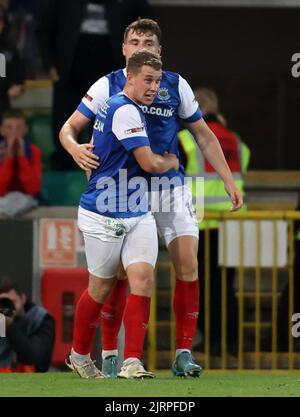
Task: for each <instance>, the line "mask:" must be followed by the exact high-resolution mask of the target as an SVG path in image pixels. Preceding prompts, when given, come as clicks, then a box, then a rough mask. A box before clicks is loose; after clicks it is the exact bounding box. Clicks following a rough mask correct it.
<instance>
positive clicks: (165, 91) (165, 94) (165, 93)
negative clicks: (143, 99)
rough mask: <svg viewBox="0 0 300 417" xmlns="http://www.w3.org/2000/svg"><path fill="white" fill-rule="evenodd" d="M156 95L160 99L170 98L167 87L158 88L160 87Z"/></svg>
mask: <svg viewBox="0 0 300 417" xmlns="http://www.w3.org/2000/svg"><path fill="white" fill-rule="evenodd" d="M157 97H158V98H159V99H160V100H163V101H166V100H169V98H170V94H169V91H168V89H167V88H160V89H159V90H158V93H157Z"/></svg>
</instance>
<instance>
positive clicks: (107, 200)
mask: <svg viewBox="0 0 300 417" xmlns="http://www.w3.org/2000/svg"><path fill="white" fill-rule="evenodd" d="M93 144H94V150H93V152H94V153H95V154H96V155H98V156H99V158H100V166H99V168H98V169H95V170H93V171H92V174H91V177H90V179H89V183H88V188H87V190H86V192H85V193H84V194H83V195H82V196H81V199H80V206H81V207H83V208H84V209H86V210H89V211H92V212H95V213H98V214H101V215H104V216H108V217H123V218H127V217H137V216H141V215H142V214H145V213H146V212H147V211H148V199H147V191H148V183H147V179H146V177H147V175H149V174H147V173H146V172H145V171H143V170H142V168H141V167H140V166H139V164H138V162H137V161H136V159H135V157H134V155H133V153H132V150H133V149H136V148H138V147H141V146H150V143H149V139H148V135H147V131H146V122H145V118H144V115H143V112H142V110H141V109H140V107H139V106H138V105H137V104H135V103H134V102H133V101H132V100H131V99H130V98H128V97H127V96H126V95H125V94H123V93H119V94H116V95H114V96H112V97H111V98H109V99H108V100H107V101H104V102H102V104H101V106H100V107H99V109H98V110H97V115H96V118H95V122H94V128H93Z"/></svg>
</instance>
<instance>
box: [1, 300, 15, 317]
mask: <svg viewBox="0 0 300 417" xmlns="http://www.w3.org/2000/svg"><path fill="white" fill-rule="evenodd" d="M15 310H16V309H15V306H14V303H13V302H12V301H11V300H10V299H9V298H0V314H4V316H7V317H13V315H14V312H15Z"/></svg>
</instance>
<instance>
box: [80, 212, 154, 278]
mask: <svg viewBox="0 0 300 417" xmlns="http://www.w3.org/2000/svg"><path fill="white" fill-rule="evenodd" d="M78 227H79V229H80V230H81V231H82V233H83V237H84V243H85V253H86V259H87V264H88V270H89V272H90V273H91V274H92V275H95V276H96V277H99V278H112V277H114V276H115V275H116V273H117V270H118V266H119V263H120V261H122V263H123V266H124V269H125V270H126V268H127V267H128V266H129V265H131V264H133V263H137V262H146V263H148V264H150V265H152V266H153V268H154V267H155V263H156V260H157V254H158V239H157V229H156V225H155V220H154V218H153V216H152V214H151V213H150V212H149V213H146V214H144V215H142V216H139V217H131V218H122V219H121V218H112V217H107V216H102V215H100V214H96V213H93V212H91V211H88V210H85V209H84V208H82V207H79V209H78Z"/></svg>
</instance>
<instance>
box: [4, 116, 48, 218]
mask: <svg viewBox="0 0 300 417" xmlns="http://www.w3.org/2000/svg"><path fill="white" fill-rule="evenodd" d="M26 134H27V124H26V119H25V117H24V115H23V114H22V112H20V111H18V110H10V111H8V112H6V113H4V114H3V115H2V120H1V125H0V212H7V214H12V215H13V214H17V213H18V212H19V211H23V210H24V209H28V208H31V207H34V206H36V205H37V200H36V199H34V198H33V197H36V196H37V195H38V193H39V191H40V188H41V179H42V163H41V151H40V149H39V148H38V147H37V146H36V145H32V144H30V143H29V140H28V138H27V137H26ZM16 192H17V193H16Z"/></svg>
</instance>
